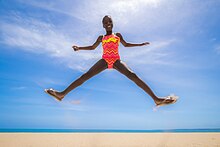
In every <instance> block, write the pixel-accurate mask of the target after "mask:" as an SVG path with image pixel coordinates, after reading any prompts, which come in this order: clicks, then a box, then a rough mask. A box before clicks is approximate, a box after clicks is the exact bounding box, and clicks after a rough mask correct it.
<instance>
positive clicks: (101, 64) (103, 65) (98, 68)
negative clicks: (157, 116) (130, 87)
mask: <svg viewBox="0 0 220 147" xmlns="http://www.w3.org/2000/svg"><path fill="white" fill-rule="evenodd" d="M107 68H108V65H107V62H106V61H105V60H104V59H101V60H99V61H98V62H97V63H96V64H95V65H93V66H92V67H91V68H90V69H89V71H87V72H86V73H85V74H83V75H82V76H81V77H79V78H78V79H77V80H75V81H74V82H72V83H71V84H70V85H69V86H68V87H67V88H66V89H65V90H64V91H62V92H58V91H55V90H53V89H47V90H46V92H47V93H48V94H50V95H51V96H53V97H55V98H56V99H57V100H59V101H61V100H62V99H63V98H64V96H65V95H67V94H68V93H69V92H70V91H71V90H73V89H75V88H76V87H78V86H80V85H81V84H83V83H84V82H85V81H87V80H88V79H90V78H92V77H93V76H95V75H97V74H98V73H100V72H102V71H103V70H105V69H107ZM113 68H114V69H116V70H117V71H119V72H120V73H122V74H123V75H125V76H126V77H128V78H129V79H130V80H132V81H133V82H134V83H136V84H137V86H139V87H140V88H142V89H143V90H144V91H145V92H146V93H147V94H149V95H150V96H151V97H152V98H153V100H154V102H155V103H156V104H157V105H166V104H171V103H174V102H175V100H173V99H165V98H158V97H157V96H156V95H155V94H154V92H153V91H152V90H151V89H150V87H149V86H148V85H147V84H146V83H144V82H143V81H142V80H141V79H140V78H139V77H138V76H137V75H136V74H135V73H134V72H133V71H132V70H130V69H129V68H128V67H127V66H126V64H125V63H123V62H122V61H121V60H117V61H116V62H115V63H114V65H113Z"/></svg>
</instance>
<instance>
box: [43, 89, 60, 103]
mask: <svg viewBox="0 0 220 147" xmlns="http://www.w3.org/2000/svg"><path fill="white" fill-rule="evenodd" d="M44 91H45V92H46V93H47V94H49V95H50V96H52V97H54V98H55V99H56V100H58V101H61V100H62V99H63V98H64V95H63V94H61V93H60V92H58V91H56V90H54V89H52V88H51V89H45V90H44Z"/></svg>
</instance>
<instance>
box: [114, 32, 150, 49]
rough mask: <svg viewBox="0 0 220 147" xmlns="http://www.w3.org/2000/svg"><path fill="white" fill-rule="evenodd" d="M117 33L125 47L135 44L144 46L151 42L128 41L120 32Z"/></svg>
mask: <svg viewBox="0 0 220 147" xmlns="http://www.w3.org/2000/svg"><path fill="white" fill-rule="evenodd" d="M116 35H117V36H118V37H119V38H120V41H121V43H122V44H123V45H124V47H134V46H143V45H148V44H150V43H149V42H144V43H128V42H126V41H125V40H124V38H123V37H122V35H121V34H120V33H116Z"/></svg>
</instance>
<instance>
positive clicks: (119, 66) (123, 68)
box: [113, 60, 173, 104]
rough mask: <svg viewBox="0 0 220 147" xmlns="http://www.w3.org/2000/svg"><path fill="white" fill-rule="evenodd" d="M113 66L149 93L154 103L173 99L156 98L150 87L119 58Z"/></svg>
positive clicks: (167, 101) (167, 102)
mask: <svg viewBox="0 0 220 147" xmlns="http://www.w3.org/2000/svg"><path fill="white" fill-rule="evenodd" d="M113 67H114V68H115V69H116V70H118V71H119V72H120V73H122V74H124V75H125V76H126V77H128V78H129V79H130V80H132V81H133V82H135V83H136V84H137V85H138V86H139V87H140V88H142V89H143V90H144V91H145V92H146V93H147V94H149V95H150V96H151V97H152V98H153V100H154V102H155V103H156V104H161V103H166V104H169V103H172V102H173V100H166V99H164V98H158V97H157V96H156V95H155V94H154V92H153V91H152V90H151V89H150V87H149V86H148V85H147V84H146V83H144V82H143V81H142V80H141V79H140V78H139V77H138V76H137V75H136V74H135V73H134V72H133V71H132V70H131V69H129V68H128V67H127V65H126V64H125V63H123V62H122V61H121V60H117V61H116V62H115V63H114V65H113Z"/></svg>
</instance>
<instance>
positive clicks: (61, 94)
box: [47, 59, 108, 100]
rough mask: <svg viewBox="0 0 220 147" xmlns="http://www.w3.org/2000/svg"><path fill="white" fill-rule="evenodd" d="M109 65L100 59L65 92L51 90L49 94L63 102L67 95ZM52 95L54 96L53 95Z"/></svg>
mask: <svg viewBox="0 0 220 147" xmlns="http://www.w3.org/2000/svg"><path fill="white" fill-rule="evenodd" d="M107 68H108V65H107V62H106V61H105V60H104V59H100V60H99V61H98V62H97V63H96V64H94V65H93V66H92V67H91V68H90V69H89V70H88V71H87V72H86V73H85V74H83V75H82V76H81V77H79V78H78V79H77V80H75V81H74V82H72V83H71V84H70V85H69V86H68V87H67V88H66V89H65V90H64V91H62V92H58V91H55V90H51V91H49V92H47V93H49V94H50V95H52V96H54V97H55V98H56V99H58V100H62V99H63V98H64V96H65V95H67V94H68V93H69V92H70V91H71V90H73V89H75V88H76V87H78V86H80V85H81V84H83V83H84V82H85V81H87V80H88V79H90V78H92V77H93V76H95V75H97V74H98V73H100V72H102V71H103V70H105V69H107ZM51 93H52V94H51Z"/></svg>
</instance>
